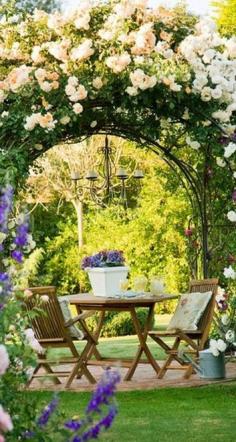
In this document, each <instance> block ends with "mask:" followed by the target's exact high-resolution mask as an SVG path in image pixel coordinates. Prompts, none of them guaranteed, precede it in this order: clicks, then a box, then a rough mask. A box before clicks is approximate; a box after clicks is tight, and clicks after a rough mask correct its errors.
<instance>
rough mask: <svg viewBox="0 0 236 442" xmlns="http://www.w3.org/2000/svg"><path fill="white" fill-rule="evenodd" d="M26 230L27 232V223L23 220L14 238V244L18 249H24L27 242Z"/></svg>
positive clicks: (26, 220)
mask: <svg viewBox="0 0 236 442" xmlns="http://www.w3.org/2000/svg"><path fill="white" fill-rule="evenodd" d="M28 230H29V222H28V219H25V220H24V221H23V223H22V224H20V225H19V226H18V227H17V229H16V237H15V240H14V243H15V244H16V245H17V246H18V247H24V246H26V245H27V242H28Z"/></svg>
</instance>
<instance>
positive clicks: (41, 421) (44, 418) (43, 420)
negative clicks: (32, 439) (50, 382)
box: [37, 396, 59, 427]
mask: <svg viewBox="0 0 236 442" xmlns="http://www.w3.org/2000/svg"><path fill="white" fill-rule="evenodd" d="M58 403H59V399H58V397H57V396H55V397H54V398H53V400H52V401H51V402H50V404H48V405H47V406H46V407H45V408H44V410H43V412H42V414H41V416H40V417H39V418H38V421H37V424H38V426H39V427H45V425H47V423H48V421H49V419H50V417H51V415H52V414H53V413H54V411H55V410H56V408H57V406H58Z"/></svg>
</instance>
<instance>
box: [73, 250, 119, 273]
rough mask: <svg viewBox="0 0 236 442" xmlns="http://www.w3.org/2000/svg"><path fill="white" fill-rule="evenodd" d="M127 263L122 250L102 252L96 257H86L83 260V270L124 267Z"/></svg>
mask: <svg viewBox="0 0 236 442" xmlns="http://www.w3.org/2000/svg"><path fill="white" fill-rule="evenodd" d="M124 262H125V259H124V255H123V252H122V251H120V250H102V251H101V252H99V253H96V254H95V255H91V256H86V257H85V258H84V259H83V260H82V265H81V267H82V269H83V270H85V269H86V268H90V267H115V266H123V265H124Z"/></svg>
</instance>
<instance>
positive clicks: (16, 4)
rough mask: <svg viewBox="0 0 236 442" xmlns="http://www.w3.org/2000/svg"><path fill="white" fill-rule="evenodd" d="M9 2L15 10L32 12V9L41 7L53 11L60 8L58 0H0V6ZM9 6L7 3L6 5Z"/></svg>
mask: <svg viewBox="0 0 236 442" xmlns="http://www.w3.org/2000/svg"><path fill="white" fill-rule="evenodd" d="M6 3H8V4H9V3H10V5H11V6H12V8H15V10H16V11H17V10H18V11H22V12H29V13H32V12H33V11H34V9H42V10H43V11H45V12H53V11H54V10H58V9H60V5H61V1H60V0H10V1H9V2H6V1H0V6H2V5H3V7H4V5H5V4H6ZM8 7H9V5H8Z"/></svg>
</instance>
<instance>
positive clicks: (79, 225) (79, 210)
mask: <svg viewBox="0 0 236 442" xmlns="http://www.w3.org/2000/svg"><path fill="white" fill-rule="evenodd" d="M72 203H73V206H74V208H75V211H76V215H77V232H78V245H79V249H81V248H82V247H83V245H84V239H83V202H82V201H80V200H73V201H72Z"/></svg>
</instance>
